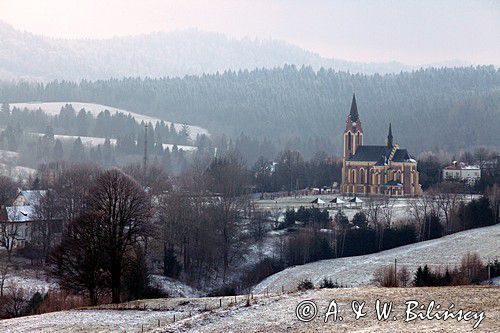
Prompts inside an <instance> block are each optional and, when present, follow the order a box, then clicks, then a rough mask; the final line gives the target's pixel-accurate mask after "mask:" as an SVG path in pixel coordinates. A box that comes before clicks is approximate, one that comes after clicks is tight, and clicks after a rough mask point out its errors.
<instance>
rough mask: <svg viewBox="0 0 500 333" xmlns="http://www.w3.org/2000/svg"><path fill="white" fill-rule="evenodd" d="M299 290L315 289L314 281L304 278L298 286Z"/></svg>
mask: <svg viewBox="0 0 500 333" xmlns="http://www.w3.org/2000/svg"><path fill="white" fill-rule="evenodd" d="M297 289H298V290H310V289H314V283H312V282H311V280H308V279H305V280H302V281H301V282H300V283H299V285H298V286H297Z"/></svg>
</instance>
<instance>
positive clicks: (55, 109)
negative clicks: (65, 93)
mask: <svg viewBox="0 0 500 333" xmlns="http://www.w3.org/2000/svg"><path fill="white" fill-rule="evenodd" d="M66 104H71V105H72V106H73V108H74V109H75V110H76V111H77V112H78V111H79V110H81V109H85V110H86V111H87V112H90V113H91V114H92V115H93V116H94V117H97V115H98V114H99V113H100V112H102V111H104V110H108V111H109V113H110V114H111V115H113V114H115V113H122V114H124V115H126V116H128V115H130V116H132V117H134V119H135V121H136V122H138V123H140V122H146V123H152V124H153V125H154V124H156V123H157V122H159V121H162V120H163V121H164V122H165V123H166V125H167V126H169V127H170V126H171V124H172V123H171V122H169V121H167V120H166V119H164V118H161V119H160V118H156V117H150V116H146V115H143V114H139V113H135V112H130V111H127V110H123V109H118V108H114V107H111V106H107V105H101V104H95V103H80V102H71V101H70V102H67V101H66V102H48V103H44V102H29V103H13V104H11V105H10V106H11V107H12V108H14V107H17V108H19V109H28V110H33V111H36V110H38V109H41V110H42V111H43V112H45V113H47V114H49V115H58V114H59V112H60V111H61V108H62V107H63V106H65V105H66ZM187 126H188V132H189V135H190V137H191V139H193V140H195V139H196V136H197V135H199V134H200V135H201V134H205V135H209V133H208V131H207V130H206V129H204V128H201V127H199V126H193V125H187ZM174 127H175V129H176V130H177V131H181V130H182V127H183V124H176V123H174Z"/></svg>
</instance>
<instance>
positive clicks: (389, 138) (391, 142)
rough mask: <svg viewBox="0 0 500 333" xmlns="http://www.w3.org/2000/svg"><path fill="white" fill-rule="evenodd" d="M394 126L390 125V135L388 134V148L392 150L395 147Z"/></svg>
mask: <svg viewBox="0 0 500 333" xmlns="http://www.w3.org/2000/svg"><path fill="white" fill-rule="evenodd" d="M391 125H392V124H391V123H389V134H387V147H388V148H389V149H392V147H393V146H394V142H393V137H392V126H391Z"/></svg>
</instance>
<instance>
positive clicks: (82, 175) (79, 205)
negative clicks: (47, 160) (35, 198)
mask: <svg viewBox="0 0 500 333" xmlns="http://www.w3.org/2000/svg"><path fill="white" fill-rule="evenodd" d="M44 172H45V173H49V171H44ZM101 172H102V171H101V169H100V168H99V167H97V166H95V165H91V164H70V165H63V166H62V167H61V168H60V169H57V172H52V173H50V174H49V175H46V176H45V177H46V178H48V179H54V181H52V182H50V181H45V182H46V183H47V184H45V186H46V187H48V188H50V187H52V188H53V190H54V194H55V198H54V200H57V202H58V205H59V208H60V216H59V217H60V218H61V219H62V220H63V223H64V224H66V223H68V222H70V221H73V220H75V219H76V218H77V217H78V216H79V215H80V214H81V213H83V212H85V211H86V198H87V195H88V194H89V190H90V187H91V184H93V183H94V181H95V179H96V178H97V177H98V176H99V174H100V173H101Z"/></svg>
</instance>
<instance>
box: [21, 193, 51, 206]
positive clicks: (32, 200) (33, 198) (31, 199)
mask: <svg viewBox="0 0 500 333" xmlns="http://www.w3.org/2000/svg"><path fill="white" fill-rule="evenodd" d="M46 193H47V191H46V190H27V191H21V193H20V195H22V196H23V197H25V198H26V201H27V202H28V205H35V204H37V203H38V202H39V201H40V199H41V198H42V197H43V196H45V194H46Z"/></svg>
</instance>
